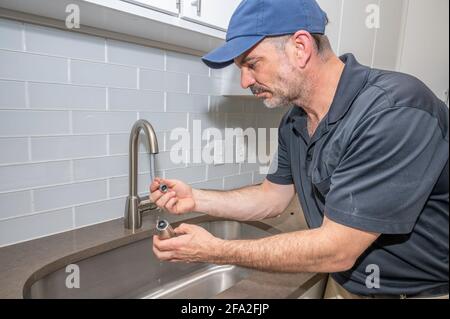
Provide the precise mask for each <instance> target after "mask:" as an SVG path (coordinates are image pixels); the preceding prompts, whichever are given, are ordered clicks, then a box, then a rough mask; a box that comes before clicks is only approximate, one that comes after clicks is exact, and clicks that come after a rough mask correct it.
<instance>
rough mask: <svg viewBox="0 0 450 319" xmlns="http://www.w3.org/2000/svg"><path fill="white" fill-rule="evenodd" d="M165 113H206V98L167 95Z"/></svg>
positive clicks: (175, 94) (174, 94)
mask: <svg viewBox="0 0 450 319" xmlns="http://www.w3.org/2000/svg"><path fill="white" fill-rule="evenodd" d="M167 112H195V113H207V112H208V96H207V95H197V94H179V93H167Z"/></svg>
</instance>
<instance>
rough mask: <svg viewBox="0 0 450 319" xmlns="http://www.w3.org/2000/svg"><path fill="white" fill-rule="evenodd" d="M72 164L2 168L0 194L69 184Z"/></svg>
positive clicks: (59, 163) (40, 164) (0, 172)
mask: <svg viewBox="0 0 450 319" xmlns="http://www.w3.org/2000/svg"><path fill="white" fill-rule="evenodd" d="M70 179H71V172H70V162H69V161H64V162H48V163H38V164H23V165H12V166H0V181H1V183H0V192H6V191H13V190H19V189H26V188H32V187H40V186H49V185H55V184H60V183H67V182H69V181H70Z"/></svg>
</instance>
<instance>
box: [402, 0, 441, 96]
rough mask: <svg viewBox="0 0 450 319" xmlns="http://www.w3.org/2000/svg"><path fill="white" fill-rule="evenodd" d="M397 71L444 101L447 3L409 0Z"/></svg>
mask: <svg viewBox="0 0 450 319" xmlns="http://www.w3.org/2000/svg"><path fill="white" fill-rule="evenodd" d="M408 2H409V4H408V8H407V10H408V11H407V21H406V26H405V36H404V42H403V48H402V52H401V56H400V63H399V70H400V71H401V72H405V73H409V74H413V75H415V76H417V77H418V78H420V79H421V80H422V81H424V82H425V83H426V84H427V85H428V86H429V87H430V88H431V89H432V90H433V91H434V93H435V94H436V95H437V96H438V97H440V98H441V99H443V100H445V99H446V96H445V93H444V92H445V91H447V90H448V88H449V71H448V70H449V1H448V0H409V1H408Z"/></svg>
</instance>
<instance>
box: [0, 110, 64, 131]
mask: <svg viewBox="0 0 450 319" xmlns="http://www.w3.org/2000/svg"><path fill="white" fill-rule="evenodd" d="M67 133H69V112H64V111H2V110H0V136H13V135H46V134H67Z"/></svg>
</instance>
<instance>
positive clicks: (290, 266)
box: [210, 229, 354, 273]
mask: <svg viewBox="0 0 450 319" xmlns="http://www.w3.org/2000/svg"><path fill="white" fill-rule="evenodd" d="M321 231H322V230H321V229H316V230H307V231H301V232H295V233H289V234H281V235H276V236H272V237H267V238H263V239H259V240H236V241H227V240H224V241H221V242H220V245H219V247H217V250H215V251H214V252H211V260H210V262H212V263H216V264H233V265H240V266H244V267H249V268H255V269H259V270H264V271H273V272H291V273H297V272H323V273H333V272H341V271H345V270H347V269H349V268H351V267H352V265H353V262H354V260H352V259H351V258H349V256H347V255H345V250H343V249H338V248H337V247H336V243H333V242H332V241H331V240H330V239H329V238H326V236H323V235H322V233H321Z"/></svg>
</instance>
